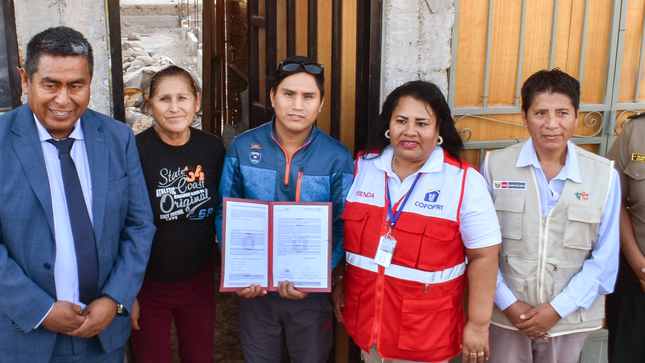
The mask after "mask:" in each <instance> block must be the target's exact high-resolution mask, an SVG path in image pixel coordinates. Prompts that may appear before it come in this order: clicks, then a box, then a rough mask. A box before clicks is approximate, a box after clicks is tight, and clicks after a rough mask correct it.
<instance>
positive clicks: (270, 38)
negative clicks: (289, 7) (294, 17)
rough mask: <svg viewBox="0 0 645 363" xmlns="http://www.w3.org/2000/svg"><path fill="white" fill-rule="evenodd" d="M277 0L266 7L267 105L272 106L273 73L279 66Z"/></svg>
mask: <svg viewBox="0 0 645 363" xmlns="http://www.w3.org/2000/svg"><path fill="white" fill-rule="evenodd" d="M276 5H277V4H276V1H268V3H267V4H266V7H265V12H266V18H267V27H266V33H265V36H266V38H265V42H266V43H265V44H266V48H265V52H266V53H265V54H266V58H265V62H266V63H265V70H266V71H265V72H266V73H265V74H266V85H265V87H266V88H265V90H266V103H265V104H266V105H267V107H271V97H270V93H271V85H272V84H273V74H274V73H275V70H276V68H277V67H278V63H277V55H276V54H277V50H278V49H277V48H278V46H277V42H278V39H277V32H276V28H277V18H276V17H277V7H276Z"/></svg>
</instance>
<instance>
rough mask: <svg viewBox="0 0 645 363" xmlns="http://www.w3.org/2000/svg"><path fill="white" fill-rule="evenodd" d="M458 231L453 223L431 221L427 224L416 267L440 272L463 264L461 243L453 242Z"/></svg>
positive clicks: (457, 226) (455, 223) (457, 227)
mask: <svg viewBox="0 0 645 363" xmlns="http://www.w3.org/2000/svg"><path fill="white" fill-rule="evenodd" d="M458 229H459V225H458V224H457V222H454V221H448V220H438V219H433V220H432V221H431V222H429V223H428V224H427V225H426V228H425V231H424V233H423V239H422V240H421V250H420V252H419V261H418V264H417V265H418V267H419V268H420V269H422V270H426V271H440V270H444V269H446V268H449V267H452V266H454V265H457V264H458V263H461V262H463V260H464V257H463V256H464V253H465V252H464V246H463V243H461V241H455V236H456V235H457V231H458ZM446 265H449V266H446Z"/></svg>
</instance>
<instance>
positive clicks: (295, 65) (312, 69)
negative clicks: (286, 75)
mask: <svg viewBox="0 0 645 363" xmlns="http://www.w3.org/2000/svg"><path fill="white" fill-rule="evenodd" d="M301 67H302V68H303V69H304V70H305V72H307V73H309V74H313V75H318V74H321V73H322V71H323V65H322V64H319V63H303V62H285V61H281V62H280V69H281V70H283V71H285V72H295V71H297V70H298V69H300V68H301Z"/></svg>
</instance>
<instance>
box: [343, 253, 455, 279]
mask: <svg viewBox="0 0 645 363" xmlns="http://www.w3.org/2000/svg"><path fill="white" fill-rule="evenodd" d="M345 259H346V260H347V263H349V264H350V265H353V266H356V267H358V268H362V269H364V270H368V271H372V272H375V273H378V266H379V265H378V264H377V263H376V262H374V259H373V258H368V257H365V256H361V255H357V254H355V253H351V252H349V251H345ZM465 272H466V262H462V263H460V264H458V265H456V266H454V267H451V268H448V269H445V270H443V271H434V272H430V271H423V270H418V269H415V268H410V267H404V266H399V265H395V264H390V267H388V268H386V269H385V275H387V276H391V277H396V278H397V279H402V280H408V281H414V282H420V283H422V284H440V283H442V282H447V281H450V280H454V279H456V278H457V277H459V276H461V275H463V274H464V273H465Z"/></svg>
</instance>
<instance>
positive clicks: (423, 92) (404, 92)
mask: <svg viewBox="0 0 645 363" xmlns="http://www.w3.org/2000/svg"><path fill="white" fill-rule="evenodd" d="M403 97H412V98H414V99H415V100H417V101H420V102H423V103H425V104H426V105H428V106H430V108H431V109H432V111H433V112H434V114H435V117H436V118H437V127H438V128H439V135H440V136H441V137H442V138H443V144H441V147H442V148H443V149H444V150H445V151H447V152H448V154H449V155H450V156H452V157H454V158H455V159H457V160H459V161H460V162H461V160H460V155H461V151H462V150H463V148H464V142H463V141H462V140H461V137H460V136H459V132H457V129H456V128H455V124H454V121H453V120H452V114H451V112H450V107H448V103H447V102H446V98H445V97H444V96H443V93H441V90H439V87H437V86H436V85H435V84H434V83H430V82H426V81H411V82H407V83H405V84H404V85H402V86H399V87H397V88H396V89H395V90H394V91H392V93H390V94H389V95H388V96H387V98H386V99H385V102H384V103H383V109H382V110H381V114H380V115H379V116H378V117H377V118H376V120H375V121H374V123H373V124H372V129H371V130H370V133H369V136H368V139H367V146H366V147H365V149H364V150H363V151H364V152H365V153H368V152H373V151H374V150H378V151H379V153H380V152H382V151H383V149H384V148H385V147H386V146H388V145H389V144H390V140H389V139H387V138H386V137H385V131H386V130H387V129H389V128H390V120H391V119H392V113H393V112H394V109H396V106H398V104H399V100H401V98H403Z"/></svg>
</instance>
